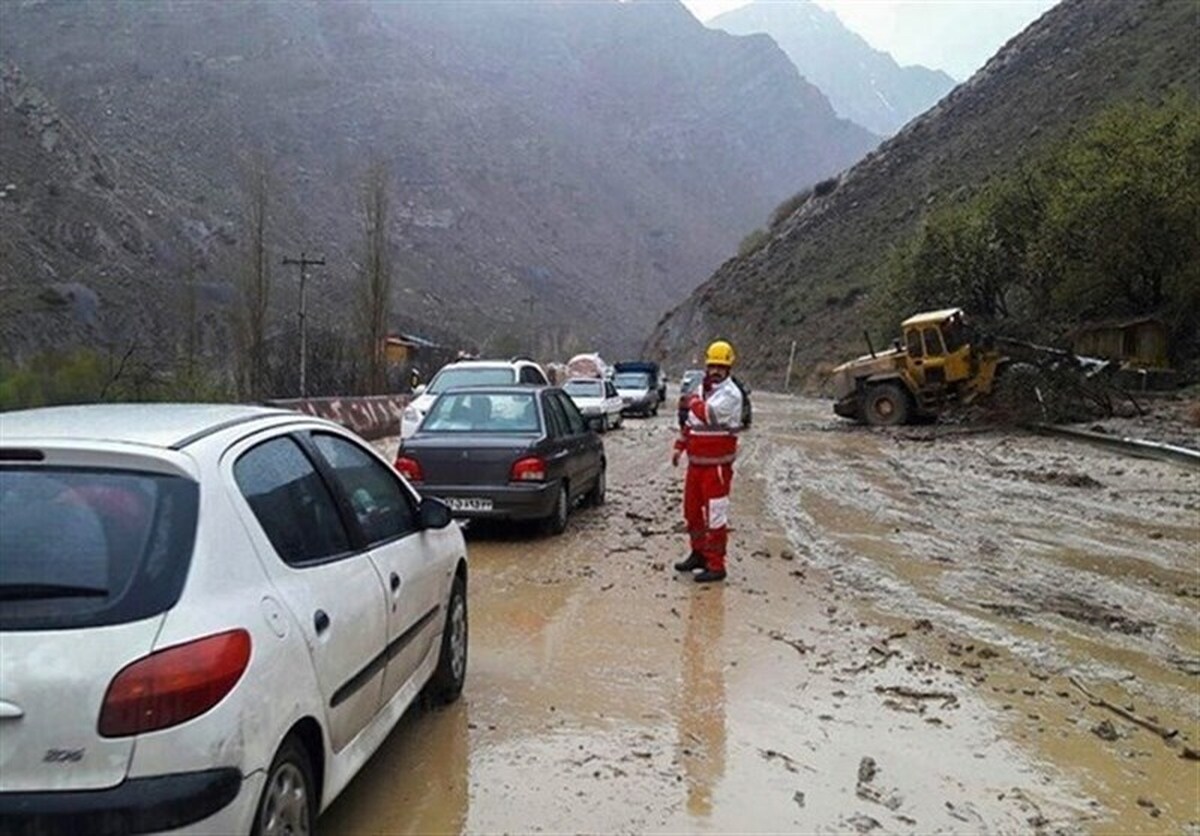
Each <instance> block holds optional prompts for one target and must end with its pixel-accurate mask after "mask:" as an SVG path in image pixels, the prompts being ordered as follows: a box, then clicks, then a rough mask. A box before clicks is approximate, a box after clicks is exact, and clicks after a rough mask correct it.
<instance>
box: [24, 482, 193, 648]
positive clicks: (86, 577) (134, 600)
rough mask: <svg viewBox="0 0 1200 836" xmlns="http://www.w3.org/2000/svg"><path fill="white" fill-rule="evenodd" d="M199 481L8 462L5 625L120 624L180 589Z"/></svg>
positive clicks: (157, 608)
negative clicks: (36, 466)
mask: <svg viewBox="0 0 1200 836" xmlns="http://www.w3.org/2000/svg"><path fill="white" fill-rule="evenodd" d="M196 496H197V490H196V485H195V483H194V482H190V481H188V480H186V479H182V478H178V477H171V476H160V475H155V474H146V473H140V472H136V473H135V472H130V471H120V470H96V469H76V468H41V467H39V468H29V469H22V468H4V469H3V470H0V602H3V604H4V606H3V608H2V609H0V628H7V629H61V628H69V627H84V626H96V625H99V624H116V623H124V622H127V621H132V620H134V619H137V618H146V617H148V616H150V615H154V614H156V613H159V612H162V611H163V610H165V609H166V608H167V607H168V606H170V605H171V604H172V603H173V602H174V600H175V599H176V598H177V597H178V595H179V592H180V590H181V589H182V584H183V578H184V576H185V575H186V572H187V566H188V562H189V560H190V557H191V550H192V542H193V539H194V536H195V524H196Z"/></svg>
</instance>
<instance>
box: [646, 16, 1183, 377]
mask: <svg viewBox="0 0 1200 836" xmlns="http://www.w3.org/2000/svg"><path fill="white" fill-rule="evenodd" d="M1198 14H1200V12H1198V11H1197V7H1196V4H1194V3H1191V2H1188V0H1064V2H1063V3H1061V4H1059V5H1058V6H1056V7H1054V8H1053V9H1051V10H1050V11H1048V12H1047V13H1046V14H1045V15H1043V16H1042V17H1041V18H1040V19H1039V20H1038V21H1036V22H1035V23H1033V24H1032V25H1031V26H1029V28H1028V29H1026V30H1025V31H1024V32H1023V33H1021V34H1020V35H1018V36H1017V37H1015V38H1013V39H1012V40H1011V41H1010V42H1009V43H1008V44H1007V45H1006V46H1005V47H1004V48H1003V49H1001V50H1000V52H999V53H997V54H996V56H995V57H993V58H992V59H991V60H990V61H989V62H988V63H987V65H985V66H984V68H983V69H982V70H980V71H979V72H978V73H976V74H975V76H973V77H972V78H971V79H970V80H969V81H967V82H966V83H964V84H962V85H960V86H959V87H957V88H955V89H954V90H953V91H952V92H951V93H950V94H949V95H948V96H946V97H945V98H944V99H942V101H940V102H939V103H938V104H937V105H936V106H935V107H933V108H932V109H931V110H929V111H928V112H927V113H925V114H923V115H922V116H920V117H918V118H917V119H915V120H914V121H913V122H911V123H910V124H908V125H907V126H906V127H905V128H904V129H903V130H902V131H901V132H900V133H898V134H897V135H896V136H895V137H893V138H892V139H890V140H888V141H887V142H885V143H884V144H883V145H881V146H880V147H879V148H878V149H877V150H876V151H874V152H873V153H871V154H869V155H868V156H867V157H866V158H865V159H864V160H863V161H862V162H860V163H858V164H857V165H855V166H854V167H853V168H851V169H850V170H848V171H847V172H845V173H843V174H842V175H841V177H840V179H839V180H838V181H837V182H836V183H834V182H831V183H829V184H828V185H827V187H826V188H824V189H820V190H818V192H820V194H819V195H817V196H814V197H812V198H811V199H809V200H808V201H807V202H805V203H804V204H803V205H801V206H800V207H799V208H797V209H796V211H795V212H794V213H793V214H792V215H791V216H790V217H788V218H786V219H784V220H783V221H781V222H780V223H779V224H778V225H777V226H775V227H774V228H773V229H771V231H770V235H769V236H768V240H767V241H766V242H765V243H764V244H763V245H762V246H761V247H759V248H758V249H756V250H755V251H753V252H751V253H749V254H748V255H746V256H744V257H740V258H732V259H730V260H729V261H727V262H726V263H725V264H724V265H722V267H721V268H720V269H719V270H718V271H717V272H716V273H715V274H714V275H713V276H712V278H710V279H709V280H708V281H707V282H705V283H704V284H703V285H702V286H701V287H699V288H698V289H697V290H696V291H695V292H694V293H693V294H692V296H691V297H690V298H689V299H688V300H687V301H685V302H684V303H683V304H681V305H680V306H679V307H677V308H675V309H674V310H673V311H671V312H670V313H668V314H667V315H666V316H664V317H663V319H662V320H661V321H660V322H659V324H658V326H657V328H656V329H655V331H654V333H653V335H652V336H651V338H650V340H649V343H648V345H647V353H649V354H650V355H651V356H655V357H659V358H666V359H668V360H669V361H670V363H671V364H672V365H675V366H678V365H680V364H686V363H691V362H692V361H693V359H694V358H693V357H692V353H693V352H694V351H695V346H696V345H698V344H702V343H703V342H704V340H705V338H706V337H716V336H718V335H719V336H724V337H727V338H730V339H732V340H733V341H734V343H735V345H741V346H742V347H743V353H742V356H743V359H744V361H745V363H746V364H747V365H748V366H749V369H750V371H749V372H748V374H750V376H751V377H752V379H753V377H757V378H758V379H759V380H758V383H759V385H760V386H775V387H780V386H782V385H783V375H784V370H785V368H786V366H787V362H788V356H789V351H790V347H791V343H792V341H793V340H796V341H797V349H796V357H797V361H798V363H799V369H800V371H801V373H800V374H799V375H798V376H797V377H795V378H793V383H795V382H796V381H797V380H799V381H804V380H805V379H806V378H807V377H808V375H809V373H810V372H811V371H812V370H813V368H814V366H815V364H816V363H818V362H821V361H826V362H831V361H841V360H843V359H845V358H846V357H849V356H855V355H857V354H860V353H862V351H863V350H864V348H865V345H864V343H863V340H862V327H863V323H862V314H863V310H864V307H865V305H864V303H865V301H866V298H867V297H868V295H869V294H870V292H871V289H872V287H873V286H874V285H875V283H876V282H877V281H878V278H879V272H880V269H881V267H882V265H883V263H884V260H885V258H886V255H887V253H888V251H889V248H890V247H892V246H894V245H895V244H896V243H897V242H899V241H901V240H903V239H904V238H905V236H908V235H910V234H912V233H913V231H914V230H916V229H917V227H918V225H919V224H920V222H921V219H922V217H924V215H925V214H926V212H928V211H929V210H930V209H932V208H934V207H937V206H940V205H943V204H945V203H947V202H949V201H955V200H958V199H961V198H962V197H963V196H965V195H966V194H968V193H969V192H970V190H971V189H972V188H974V187H976V186H977V185H979V184H981V183H983V182H985V181H986V180H987V178H988V177H989V176H990V175H992V174H996V173H1001V172H1004V171H1007V170H1009V169H1011V167H1012V166H1013V165H1014V164H1015V163H1016V162H1017V161H1019V160H1021V159H1022V158H1024V157H1025V156H1027V155H1029V154H1032V153H1035V152H1036V151H1037V150H1038V149H1039V148H1043V147H1046V146H1047V145H1048V144H1049V143H1052V142H1054V141H1055V140H1056V139H1057V138H1059V137H1062V136H1064V135H1067V134H1069V133H1070V131H1071V130H1072V129H1073V127H1074V126H1075V125H1078V124H1080V123H1081V122H1083V121H1084V120H1086V119H1088V118H1089V117H1090V116H1091V115H1092V114H1095V113H1097V112H1098V111H1100V110H1101V109H1103V108H1105V107H1107V106H1109V105H1111V104H1113V103H1114V102H1117V101H1121V100H1127V99H1133V98H1139V97H1141V98H1148V99H1151V100H1153V99H1157V98H1158V97H1160V96H1163V95H1166V94H1169V93H1170V92H1171V91H1176V90H1187V91H1191V92H1192V93H1193V94H1194V95H1197V96H1198V97H1200V59H1197V58H1196V57H1195V51H1194V46H1195V43H1196V38H1197V36H1198V33H1200V18H1198ZM751 373H752V374H751Z"/></svg>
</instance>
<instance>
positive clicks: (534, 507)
mask: <svg viewBox="0 0 1200 836" xmlns="http://www.w3.org/2000/svg"><path fill="white" fill-rule="evenodd" d="M418 488H419V489H420V491H421V494H422V495H423V496H433V497H437V498H438V499H441V500H450V502H448V503H447V504H449V505H450V506H451V507H450V513H451V514H452V515H453V516H454V517H455V518H457V519H475V520H540V519H545V518H546V517H548V516H550V514H551V513H552V512H553V511H554V502H555V500H556V499H557V498H558V482H549V483H541V482H539V483H530V484H527V485H506V486H503V487H502V486H499V485H487V486H481V485H474V486H473V485H428V484H425V485H419V486H418ZM455 499H490V500H491V501H492V508H491V510H490V511H480V510H463V509H459V508H455V507H454V506H453V504H452V503H453V500H455Z"/></svg>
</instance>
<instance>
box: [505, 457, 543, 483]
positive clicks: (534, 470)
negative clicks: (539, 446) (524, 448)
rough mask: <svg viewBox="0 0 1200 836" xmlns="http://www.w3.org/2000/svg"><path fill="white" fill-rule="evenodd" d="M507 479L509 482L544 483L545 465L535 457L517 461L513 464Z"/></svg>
mask: <svg viewBox="0 0 1200 836" xmlns="http://www.w3.org/2000/svg"><path fill="white" fill-rule="evenodd" d="M508 479H509V481H510V482H545V481H546V463H545V462H544V461H542V459H540V458H538V457H537V456H528V457H526V458H524V459H517V460H516V461H515V462H513V466H512V470H511V471H509V474H508Z"/></svg>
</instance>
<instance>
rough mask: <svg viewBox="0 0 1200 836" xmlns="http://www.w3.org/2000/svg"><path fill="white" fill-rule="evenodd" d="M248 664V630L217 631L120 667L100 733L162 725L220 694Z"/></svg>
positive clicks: (193, 713)
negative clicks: (211, 634)
mask: <svg viewBox="0 0 1200 836" xmlns="http://www.w3.org/2000/svg"><path fill="white" fill-rule="evenodd" d="M249 663H250V634H249V633H247V632H246V631H245V630H230V631H229V632H227V633H217V634H216V635H213V636H207V637H205V638H203V639H197V640H196V641H192V642H188V643H187V644H180V645H176V646H175V647H168V648H166V649H165V650H159V651H156V652H154V653H151V654H150V655H149V656H146V657H145V658H143V659H138V660H137V661H136V662H132V663H130V664H128V665H126V666H125V667H124V668H122V669H121V672H120V673H118V674H117V675H116V676H115V677H113V681H112V682H111V683H109V686H108V692H107V693H106V694H105V695H104V705H103V706H101V708H100V724H99V726H100V729H99V730H100V734H101V736H102V737H125V736H126V735H131V734H139V733H140V732H148V731H154V730H156V729H165V728H167V727H169V726H175V725H178V724H179V723H182V722H184V721H185V720H190V719H192V718H193V717H199V716H200V715H201V714H203V713H204V712H206V711H208V710H209V709H210V708H212V707H213V706H214V705H216V704H217V703H219V702H220V701H221V700H222V699H224V698H225V695H226V694H228V693H229V692H230V691H232V690H233V686H234V685H236V684H237V682H238V680H239V679H241V678H242V674H243V673H245V671H246V666H247V665H248V664H249Z"/></svg>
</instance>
